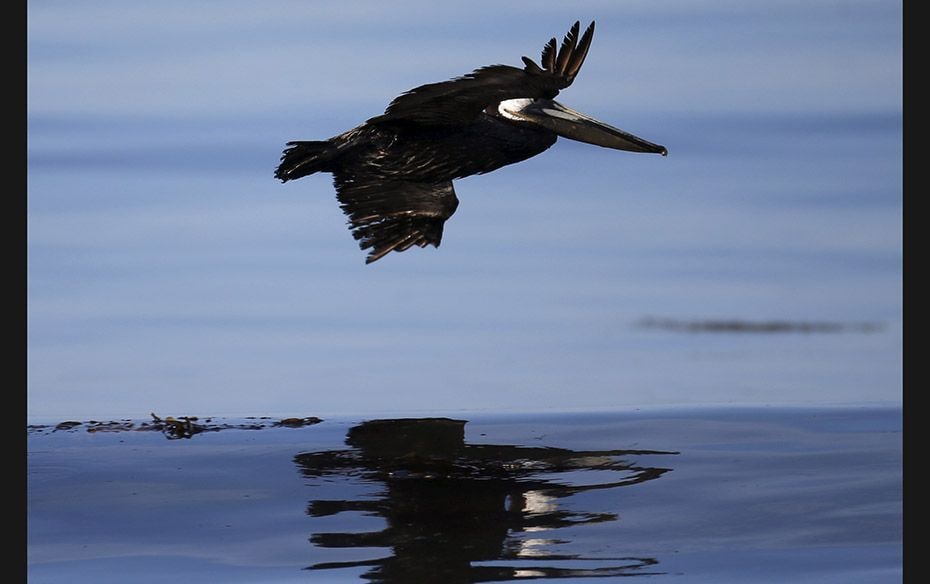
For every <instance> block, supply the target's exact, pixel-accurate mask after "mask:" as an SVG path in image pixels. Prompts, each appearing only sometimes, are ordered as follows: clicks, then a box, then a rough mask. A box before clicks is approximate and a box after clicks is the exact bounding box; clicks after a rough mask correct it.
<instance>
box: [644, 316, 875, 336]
mask: <svg viewBox="0 0 930 584" xmlns="http://www.w3.org/2000/svg"><path fill="white" fill-rule="evenodd" d="M637 325H638V326H640V327H642V328H655V329H664V330H670V331H677V332H686V333H874V332H878V331H880V330H882V325H881V324H879V323H870V322H860V323H842V322H816V321H814V322H805V321H800V322H792V321H786V320H772V321H745V320H736V319H732V320H677V319H673V318H652V317H647V318H644V319H642V320H640V321H638V322H637Z"/></svg>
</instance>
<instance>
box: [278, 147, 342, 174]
mask: <svg viewBox="0 0 930 584" xmlns="http://www.w3.org/2000/svg"><path fill="white" fill-rule="evenodd" d="M287 145H288V148H287V149H286V150H284V153H283V154H282V155H281V164H279V165H278V168H277V169H276V170H275V171H274V176H275V178H277V179H279V180H280V181H281V182H286V181H289V180H293V179H295V178H300V177H302V176H307V175H308V174H313V173H314V172H319V171H321V170H323V171H327V170H329V163H330V162H332V160H333V159H334V158H335V157H336V156H337V155H338V154H339V149H338V148H336V146H335V145H334V144H333V143H332V142H330V141H329V140H324V141H322V142H288V143H287Z"/></svg>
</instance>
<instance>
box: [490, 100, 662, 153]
mask: <svg viewBox="0 0 930 584" xmlns="http://www.w3.org/2000/svg"><path fill="white" fill-rule="evenodd" d="M490 113H492V114H493V115H496V116H499V117H501V118H504V119H506V120H510V121H512V122H514V123H517V124H532V125H535V126H539V127H543V128H546V129H547V130H550V131H552V132H555V133H556V134H558V135H559V136H563V137H565V138H569V139H571V140H577V141H579V142H586V143H588V144H596V145H597V146H603V147H605V148H614V149H616V150H627V151H629V152H649V153H654V154H661V155H662V156H665V155H667V154H668V150H666V148H665V146H660V145H659V144H653V143H652V142H649V141H648V140H643V139H642V138H640V137H638V136H634V135H633V134H630V133H629V132H624V131H623V130H621V129H619V128H615V127H613V126H611V125H610V124H605V123H604V122H601V121H599V120H596V119H594V118H592V117H590V116H586V115H585V114H583V113H581V112H576V111H575V110H573V109H571V108H570V107H567V106H565V105H562V104H561V103H559V102H557V101H555V100H552V99H544V98H520V99H508V100H505V101H502V102H500V103H499V104H497V108H495V109H493V110H492V111H491V112H490Z"/></svg>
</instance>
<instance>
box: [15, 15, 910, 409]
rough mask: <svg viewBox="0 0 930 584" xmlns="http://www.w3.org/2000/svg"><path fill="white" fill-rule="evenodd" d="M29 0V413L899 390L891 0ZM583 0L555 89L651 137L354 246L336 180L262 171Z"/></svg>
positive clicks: (556, 25) (897, 33)
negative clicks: (425, 240) (577, 67)
mask: <svg viewBox="0 0 930 584" xmlns="http://www.w3.org/2000/svg"><path fill="white" fill-rule="evenodd" d="M28 11H29V13H28V16H29V18H28V56H29V61H28V74H29V75H28V106H29V112H28V156H29V158H28V217H27V227H28V300H29V303H28V413H29V418H30V420H34V421H61V420H64V419H74V418H76V419H90V418H107V417H111V418H112V417H139V416H145V415H147V413H148V412H149V411H156V412H160V413H162V414H174V415H195V414H199V415H261V414H269V415H282V416H287V415H293V412H295V411H299V412H310V413H313V414H320V415H323V414H331V413H344V414H353V415H355V414H366V415H367V414H370V415H371V416H375V417H377V416H383V415H389V414H390V413H391V412H395V413H397V412H403V413H406V414H409V413H416V412H425V413H449V412H455V411H460V410H467V411H479V410H485V411H511V412H527V411H562V412H564V411H573V410H597V409H611V408H616V407H625V406H632V405H676V404H712V403H725V404H748V405H753V404H755V405H759V404H773V403H774V404H789V403H790V404H815V403H816V404H839V403H885V404H897V403H900V400H901V357H902V350H901V349H902V342H901V331H902V302H901V283H902V266H901V258H902V247H901V218H902V200H901V189H902V172H901V150H902V148H901V136H902V117H901V99H902V89H901V55H902V52H901V19H902V16H901V4H900V2H893V1H875V2H844V3H835V2H804V3H795V2H767V3H765V4H745V3H732V2H727V1H724V0H712V1H710V2H702V3H699V4H695V3H693V2H663V3H658V4H656V3H600V2H580V3H574V4H572V6H571V8H570V9H569V10H567V9H566V8H565V5H564V3H556V2H552V3H534V5H533V9H532V10H526V9H525V7H523V6H522V5H518V4H513V5H510V4H506V5H501V4H500V3H498V2H473V1H470V2H467V3H441V4H437V3H430V2H402V3H379V2H355V3H353V4H352V5H351V7H349V8H347V7H346V6H345V5H344V3H325V2H324V3H312V4H308V3H302V2H264V3H261V4H255V3H250V2H223V3H212V2H207V3H199V4H197V5H195V6H191V5H190V4H189V3H186V2H176V1H169V2H160V3H158V4H157V5H156V4H153V5H150V6H149V5H142V4H130V5H127V4H125V3H123V2H115V1H113V2H111V1H100V0H95V1H92V2H82V3H81V4H80V6H77V5H74V6H72V5H69V4H67V3H57V2H52V3H48V2H29V3H28ZM575 19H582V20H584V21H587V20H588V19H596V20H597V32H596V35H595V39H594V44H593V46H592V49H591V52H590V54H589V56H588V60H587V62H586V63H585V67H584V69H583V70H582V72H581V74H580V75H579V77H578V79H577V80H576V82H575V83H574V85H573V86H572V87H570V88H568V89H567V90H565V91H563V92H562V94H561V96H560V98H559V99H560V100H562V101H563V102H564V103H566V104H568V105H570V106H572V107H575V108H577V109H579V110H581V111H584V112H586V113H588V114H590V115H593V116H595V117H598V118H600V119H603V120H605V121H607V122H609V123H611V124H613V125H615V126H618V127H621V128H624V129H626V130H628V131H631V132H634V133H636V134H638V135H640V136H643V137H644V138H646V139H648V140H651V141H654V142H658V143H661V144H664V145H666V146H667V147H668V148H669V152H670V154H669V156H668V157H667V158H663V157H659V156H647V155H637V154H632V153H625V152H618V151H613V150H607V149H602V148H597V147H594V146H590V145H586V144H580V143H574V142H571V141H568V140H560V141H559V142H558V143H557V144H556V145H555V146H554V147H553V148H552V149H550V150H549V151H547V152H545V153H543V154H541V155H540V156H537V157H536V158H533V159H531V160H529V161H526V162H524V163H521V164H518V165H514V166H510V167H506V168H504V169H501V170H499V171H497V172H494V173H491V174H488V175H485V176H476V177H470V178H467V179H464V180H461V181H458V183H457V185H456V189H457V192H458V195H459V198H460V200H461V205H460V207H459V209H458V211H457V213H456V214H455V216H454V217H453V218H452V219H451V220H450V221H449V222H448V223H447V225H446V229H445V235H444V239H443V244H442V247H441V248H440V249H438V250H436V249H432V248H430V249H426V250H421V249H415V250H411V251H408V252H406V253H404V254H392V255H390V256H388V257H386V258H385V259H383V260H382V261H379V262H377V263H376V264H373V265H370V266H365V265H364V263H363V259H364V254H363V253H362V252H361V251H360V250H359V249H358V248H357V247H356V244H355V242H354V240H353V239H352V237H351V235H350V234H349V232H348V230H347V228H346V226H345V217H344V216H343V215H342V213H341V211H340V210H339V208H338V205H337V203H336V200H335V196H334V192H333V189H332V186H331V184H330V179H329V177H328V176H325V175H319V176H312V177H309V178H305V179H302V180H300V181H296V182H292V183H288V184H286V185H282V184H279V183H278V182H277V181H275V180H274V179H273V178H272V171H273V169H274V167H275V166H276V164H277V162H278V158H279V156H280V153H281V149H282V147H283V145H284V143H285V142H286V141H288V140H293V139H320V138H325V137H328V136H331V135H334V134H337V133H339V132H342V131H344V130H346V129H348V128H350V127H352V126H354V125H355V124H357V123H359V122H361V121H362V120H364V119H366V118H368V117H370V116H372V115H375V114H377V113H379V112H381V111H382V110H383V108H384V106H385V105H386V104H387V103H388V102H389V101H390V100H391V99H392V98H393V97H394V96H396V95H397V94H399V93H400V92H402V91H405V90H407V89H409V88H411V87H414V86H416V85H419V84H421V83H427V82H432V81H437V80H442V79H446V78H449V77H453V76H456V75H461V74H464V73H466V72H468V71H470V70H472V69H473V68H475V67H477V66H480V65H485V64H490V63H497V62H501V63H510V64H518V63H519V57H520V56H521V55H524V54H525V55H529V56H531V57H534V58H536V57H537V56H538V53H539V51H540V49H541V48H542V45H543V43H544V42H545V41H546V40H547V39H548V38H550V37H551V36H559V37H561V35H562V34H564V32H565V31H566V30H567V28H568V27H569V25H570V24H571V23H572V22H573V21H574V20H575ZM648 319H672V320H677V321H681V322H714V321H739V322H744V323H749V324H750V325H753V324H755V325H759V324H760V323H761V324H764V323H767V322H786V323H795V324H802V325H803V324H804V323H827V324H830V325H832V326H834V327H838V328H834V332H813V333H809V334H808V333H803V332H798V331H799V330H802V329H794V330H793V331H791V330H789V331H787V332H782V333H779V334H748V333H745V332H743V333H740V332H733V331H729V332H726V331H724V332H704V333H699V334H686V333H683V332H682V331H681V330H673V329H662V328H655V327H652V328H650V327H643V326H641V323H642V322H643V321H644V320H648Z"/></svg>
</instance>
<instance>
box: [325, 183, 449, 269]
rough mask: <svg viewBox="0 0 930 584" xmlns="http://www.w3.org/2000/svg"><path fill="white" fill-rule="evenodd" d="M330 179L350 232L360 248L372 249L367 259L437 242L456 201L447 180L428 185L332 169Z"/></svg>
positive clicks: (372, 260) (437, 243) (440, 238)
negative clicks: (347, 173) (347, 221)
mask: <svg viewBox="0 0 930 584" xmlns="http://www.w3.org/2000/svg"><path fill="white" fill-rule="evenodd" d="M333 183H334V184H335V186H336V197H337V198H338V199H339V206H340V207H341V208H342V210H343V211H344V212H345V214H346V215H347V216H348V217H349V226H350V228H351V229H352V235H353V236H354V237H355V239H357V240H358V242H359V247H361V248H362V249H363V250H365V249H370V250H371V251H370V252H369V253H368V257H367V258H366V259H365V263H366V264H370V263H371V262H374V261H376V260H379V259H381V258H382V257H384V256H385V255H386V254H387V253H389V252H391V251H405V250H407V249H409V248H410V247H412V246H414V245H417V246H420V247H426V245H427V244H432V245H433V246H434V247H439V243H440V241H441V240H442V228H443V225H444V224H445V222H446V219H448V218H449V217H451V216H452V214H453V213H455V209H456V207H458V205H459V200H458V199H457V198H456V196H455V190H454V189H453V188H452V181H446V182H439V183H434V184H430V183H417V182H409V181H390V180H384V179H383V178H380V177H358V176H355V177H351V178H347V177H344V176H339V175H338V174H337V175H336V177H335V178H334V180H333Z"/></svg>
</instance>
